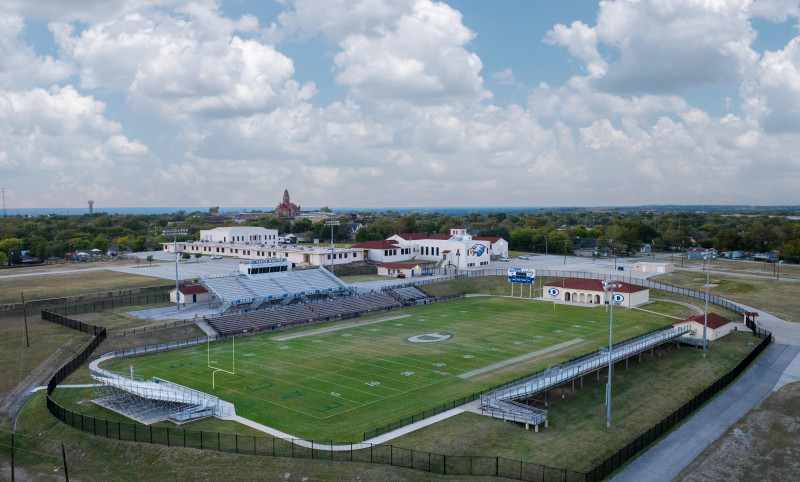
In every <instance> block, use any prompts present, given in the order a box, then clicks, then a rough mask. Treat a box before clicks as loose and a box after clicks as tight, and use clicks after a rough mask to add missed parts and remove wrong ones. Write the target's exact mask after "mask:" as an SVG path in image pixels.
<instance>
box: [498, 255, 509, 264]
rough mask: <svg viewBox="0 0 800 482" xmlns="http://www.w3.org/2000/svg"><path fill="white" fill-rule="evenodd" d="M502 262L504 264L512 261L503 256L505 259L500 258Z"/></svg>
mask: <svg viewBox="0 0 800 482" xmlns="http://www.w3.org/2000/svg"><path fill="white" fill-rule="evenodd" d="M500 261H504V262H506V263H508V262H509V261H511V260H510V259H508V258H507V257H506V256H503V257H501V258H500Z"/></svg>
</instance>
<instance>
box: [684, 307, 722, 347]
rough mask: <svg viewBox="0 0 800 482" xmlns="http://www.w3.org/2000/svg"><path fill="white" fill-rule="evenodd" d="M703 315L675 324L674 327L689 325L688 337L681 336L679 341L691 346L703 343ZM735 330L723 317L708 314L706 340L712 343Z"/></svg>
mask: <svg viewBox="0 0 800 482" xmlns="http://www.w3.org/2000/svg"><path fill="white" fill-rule="evenodd" d="M705 316H706V315H705V314H700V315H695V316H692V317H691V318H687V319H685V320H683V321H681V322H680V323H675V326H683V325H687V324H688V325H690V327H691V329H692V331H691V332H689V334H688V335H683V336H682V337H681V341H683V342H686V343H689V344H693V345H702V343H703V322H704V321H705ZM735 328H736V325H734V323H733V322H732V321H731V320H729V319H727V318H725V317H724V316H721V315H718V314H716V313H709V314H708V322H707V323H706V340H707V341H714V340H716V339H718V338H721V337H723V336H725V335H727V334H728V333H730V332H731V331H733V330H734V329H735Z"/></svg>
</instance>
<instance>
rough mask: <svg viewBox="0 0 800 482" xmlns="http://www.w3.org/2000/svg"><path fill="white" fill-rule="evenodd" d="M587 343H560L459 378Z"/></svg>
mask: <svg viewBox="0 0 800 482" xmlns="http://www.w3.org/2000/svg"><path fill="white" fill-rule="evenodd" d="M585 341H586V340H584V339H581V338H575V339H574V340H569V341H565V342H564V343H559V344H558V345H553V346H550V347H547V348H544V349H542V350H539V351H534V352H531V353H527V354H525V355H522V356H518V357H516V358H510V359H508V360H505V361H501V362H499V363H495V364H494V365H489V366H487V367H483V368H478V369H477V370H472V371H471V372H467V373H462V374H461V375H458V378H469V377H472V376H475V375H480V374H481V373H486V372H488V371H490V370H494V369H495V368H502V367H505V366H508V365H513V364H514V363H517V362H521V361H523V360H527V359H529V358H533V357H535V356H539V355H544V354H546V353H551V352H554V351H558V350H560V349H562V348H566V347H568V346H572V345H576V344H578V343H583V342H585Z"/></svg>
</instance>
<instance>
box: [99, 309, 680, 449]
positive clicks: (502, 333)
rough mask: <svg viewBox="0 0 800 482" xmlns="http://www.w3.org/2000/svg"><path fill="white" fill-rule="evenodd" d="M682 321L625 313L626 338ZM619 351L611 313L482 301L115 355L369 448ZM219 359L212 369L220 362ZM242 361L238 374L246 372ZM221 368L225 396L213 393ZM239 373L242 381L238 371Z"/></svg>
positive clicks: (126, 363) (316, 433)
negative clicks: (544, 374)
mask: <svg viewBox="0 0 800 482" xmlns="http://www.w3.org/2000/svg"><path fill="white" fill-rule="evenodd" d="M671 321H674V320H672V319H670V318H667V317H664V316H659V315H656V314H653V313H647V312H643V311H638V310H628V309H624V308H621V309H616V310H615V311H614V325H615V326H614V339H615V340H622V339H625V338H630V337H632V336H635V335H638V334H641V333H644V332H647V331H649V330H652V329H654V328H658V327H661V326H664V325H667V324H669V323H670V322H671ZM604 344H608V313H607V312H606V311H605V310H604V308H603V307H593V308H590V307H576V306H562V305H558V306H556V307H555V308H554V305H553V304H552V303H548V302H534V301H529V300H519V299H510V298H498V297H474V298H466V299H460V300H455V301H449V302H444V303H438V304H431V305H425V306H420V307H416V308H408V309H403V310H398V311H393V312H387V313H384V314H383V315H380V316H373V317H370V318H358V319H355V320H353V319H351V320H346V321H342V322H335V323H329V324H325V325H317V326H314V327H311V328H310V329H308V328H306V329H304V330H287V331H280V332H273V333H270V334H268V335H259V336H253V337H247V338H239V339H237V340H236V344H235V359H234V357H233V353H234V347H233V344H232V342H231V341H230V340H228V341H221V342H215V343H211V344H210V347H207V346H206V345H203V346H198V347H193V348H186V349H181V350H175V351H169V352H163V353H158V354H153V355H146V356H138V357H133V358H122V359H114V360H110V361H107V362H104V363H103V364H102V365H101V367H102V368H105V369H108V370H114V371H118V372H122V373H127V372H129V371H130V366H131V365H133V366H134V367H135V371H136V373H137V374H139V375H143V376H144V377H145V378H146V379H147V378H150V377H152V376H157V377H160V378H163V379H166V380H169V381H172V382H175V383H179V384H182V385H185V386H188V387H191V388H194V389H196V390H200V391H203V392H206V393H211V394H213V395H216V396H219V397H220V398H222V399H223V400H226V401H228V402H231V403H233V404H234V405H235V407H236V413H237V414H238V415H241V416H243V417H246V418H249V419H251V420H254V421H257V422H259V423H262V424H265V425H268V426H270V427H273V428H276V429H278V430H282V431H284V432H286V433H289V434H291V435H293V436H297V437H302V438H308V439H317V440H334V441H354V440H360V439H361V435H362V433H363V432H364V431H365V430H369V429H371V428H374V427H375V426H378V425H382V424H385V423H388V422H391V421H394V420H396V419H399V418H402V417H405V416H409V415H411V414H413V413H416V412H419V411H421V410H427V409H430V408H432V407H434V406H436V405H441V404H443V403H446V402H449V401H451V400H453V399H455V398H459V397H462V396H466V395H469V394H471V393H473V392H476V391H479V390H481V389H483V388H488V387H489V386H491V385H494V384H497V383H501V382H503V381H506V380H509V379H512V378H514V377H517V376H520V375H524V374H526V373H529V372H531V371H534V370H537V369H539V368H543V367H546V366H548V365H550V364H552V363H556V362H558V361H560V360H566V359H569V358H572V357H574V356H576V355H579V354H583V353H586V352H589V351H592V350H596V349H597V348H599V347H600V346H602V345H604ZM209 361H210V363H209ZM234 361H235V366H234ZM215 369H223V370H226V371H217V373H216V375H215V383H216V388H212V373H213V372H214V370H215ZM227 372H233V373H227Z"/></svg>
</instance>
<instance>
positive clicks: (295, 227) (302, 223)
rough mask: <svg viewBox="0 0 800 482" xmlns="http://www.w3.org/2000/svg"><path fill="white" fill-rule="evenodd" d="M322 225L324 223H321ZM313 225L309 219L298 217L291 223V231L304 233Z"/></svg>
mask: <svg viewBox="0 0 800 482" xmlns="http://www.w3.org/2000/svg"><path fill="white" fill-rule="evenodd" d="M322 225H323V226H324V225H325V223H322ZM313 226H314V223H312V222H311V220H310V219H306V218H302V219H298V220H297V221H295V222H294V223H293V224H292V232H293V233H305V232H306V231H310V230H311V229H312V228H313Z"/></svg>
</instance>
